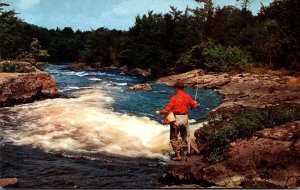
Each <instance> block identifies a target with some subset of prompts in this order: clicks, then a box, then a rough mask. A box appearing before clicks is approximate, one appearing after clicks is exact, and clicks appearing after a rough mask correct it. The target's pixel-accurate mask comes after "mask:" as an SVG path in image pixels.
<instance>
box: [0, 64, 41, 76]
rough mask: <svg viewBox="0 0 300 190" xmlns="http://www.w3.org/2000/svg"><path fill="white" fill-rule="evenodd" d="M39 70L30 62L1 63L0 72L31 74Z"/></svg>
mask: <svg viewBox="0 0 300 190" xmlns="http://www.w3.org/2000/svg"><path fill="white" fill-rule="evenodd" d="M36 71H37V69H36V68H35V67H34V66H32V65H31V64H30V63H28V62H21V61H2V62H1V63H0V72H6V73H30V72H36Z"/></svg>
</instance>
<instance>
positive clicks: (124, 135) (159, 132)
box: [2, 88, 201, 159]
mask: <svg viewBox="0 0 300 190" xmlns="http://www.w3.org/2000/svg"><path fill="white" fill-rule="evenodd" d="M112 101H114V100H113V98H112V97H108V96H106V95H105V93H104V92H101V91H100V90H99V89H97V88H93V89H85V90H83V91H80V92H79V93H78V97H76V98H69V99H65V98H57V99H48V100H44V101H37V102H34V103H31V104H25V105H18V106H14V107H11V108H9V110H11V111H13V112H14V113H16V115H15V116H13V117H12V116H10V117H11V118H12V119H13V120H20V121H21V122H19V125H18V126H15V127H6V126H4V127H3V130H2V131H3V138H4V140H5V141H6V142H12V143H13V144H15V145H29V146H32V147H35V148H41V149H43V150H45V151H47V152H60V151H63V152H64V151H67V152H75V153H81V152H83V153H99V152H107V153H110V154H116V155H122V156H128V157H138V156H141V157H149V158H153V157H158V158H162V159H168V156H167V154H166V152H167V151H169V150H170V149H171V148H170V146H169V126H163V125H162V124H160V123H159V122H157V121H153V120H150V119H149V118H147V117H137V116H129V115H126V114H121V113H116V112H113V111H112V110H111V109H110V107H109V103H110V102H112ZM154 111H155V110H154ZM4 125H6V124H4ZM200 125H201V124H198V125H194V126H191V134H193V132H194V130H195V129H197V128H199V127H200Z"/></svg>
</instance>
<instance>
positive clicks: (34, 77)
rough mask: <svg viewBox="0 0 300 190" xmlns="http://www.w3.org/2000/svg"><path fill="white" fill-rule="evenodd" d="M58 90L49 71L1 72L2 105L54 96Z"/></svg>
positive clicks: (0, 94)
mask: <svg viewBox="0 0 300 190" xmlns="http://www.w3.org/2000/svg"><path fill="white" fill-rule="evenodd" d="M57 91H58V89H57V86H56V83H55V81H54V79H53V78H52V76H51V75H49V74H48V73H44V72H35V73H0V107H1V106H10V105H14V104H18V103H26V102H30V101H33V100H36V99H40V98H52V97H55V96H56V95H57Z"/></svg>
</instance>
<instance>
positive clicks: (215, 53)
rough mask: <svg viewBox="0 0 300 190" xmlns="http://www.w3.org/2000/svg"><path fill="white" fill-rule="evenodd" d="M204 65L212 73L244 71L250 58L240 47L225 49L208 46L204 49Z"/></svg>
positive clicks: (217, 45)
mask: <svg viewBox="0 0 300 190" xmlns="http://www.w3.org/2000/svg"><path fill="white" fill-rule="evenodd" d="M203 57H204V60H205V61H204V65H205V67H206V68H208V69H209V70H212V71H232V70H243V67H244V66H245V65H246V63H247V62H248V56H247V55H246V54H245V53H244V52H243V51H242V50H241V49H239V48H238V47H228V48H226V47H223V46H222V45H220V44H216V45H215V44H208V46H207V47H205V48H204V49H203Z"/></svg>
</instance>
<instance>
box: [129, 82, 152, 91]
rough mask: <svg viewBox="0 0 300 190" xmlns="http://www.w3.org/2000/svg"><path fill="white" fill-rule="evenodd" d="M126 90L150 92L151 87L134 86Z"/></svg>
mask: <svg viewBox="0 0 300 190" xmlns="http://www.w3.org/2000/svg"><path fill="white" fill-rule="evenodd" d="M128 90H132V91H151V90H152V87H151V85H150V84H148V83H146V84H136V85H133V86H131V87H129V88H128Z"/></svg>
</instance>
